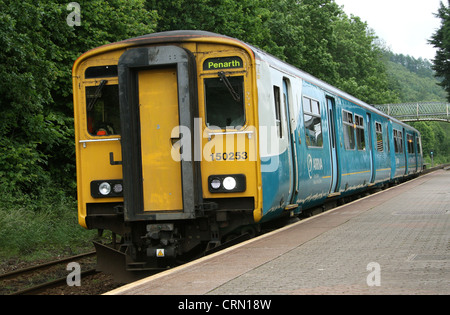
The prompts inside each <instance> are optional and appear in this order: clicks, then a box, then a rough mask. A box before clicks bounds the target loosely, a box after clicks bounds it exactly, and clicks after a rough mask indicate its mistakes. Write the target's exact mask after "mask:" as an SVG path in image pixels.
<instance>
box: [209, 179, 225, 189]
mask: <svg viewBox="0 0 450 315" xmlns="http://www.w3.org/2000/svg"><path fill="white" fill-rule="evenodd" d="M221 184H222V183H221V181H220V179H218V178H214V179H213V180H211V183H210V186H211V188H212V189H214V190H217V189H219V188H220V185H221Z"/></svg>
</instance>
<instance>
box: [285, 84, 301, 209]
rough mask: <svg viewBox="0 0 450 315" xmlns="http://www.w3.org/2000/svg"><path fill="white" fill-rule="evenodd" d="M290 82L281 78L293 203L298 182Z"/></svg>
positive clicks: (290, 189)
mask: <svg viewBox="0 0 450 315" xmlns="http://www.w3.org/2000/svg"><path fill="white" fill-rule="evenodd" d="M289 88H290V83H289V79H287V78H283V100H284V109H285V112H286V123H287V135H288V142H289V145H288V150H289V179H290V180H289V181H290V185H289V197H288V200H289V203H290V204H294V201H295V200H296V195H297V192H298V190H297V188H296V187H297V183H298V178H297V176H298V172H297V147H296V145H295V143H296V138H295V132H293V129H294V128H292V127H291V121H292V119H291V112H292V110H291V105H292V104H291V103H292V100H291V99H290V93H289V92H290V91H289Z"/></svg>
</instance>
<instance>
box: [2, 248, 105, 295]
mask: <svg viewBox="0 0 450 315" xmlns="http://www.w3.org/2000/svg"><path fill="white" fill-rule="evenodd" d="M70 262H76V263H78V264H80V266H81V274H80V276H81V278H83V277H85V276H87V275H91V274H94V273H96V272H97V271H96V270H95V265H96V261H95V251H92V252H88V253H84V254H81V255H76V256H71V257H67V258H64V259H58V260H53V261H50V262H46V263H43V264H39V265H35V266H31V267H27V268H23V269H19V270H14V271H11V272H8V273H4V274H1V275H0V295H26V294H40V293H42V292H45V291H46V290H48V289H49V288H54V287H56V286H61V285H64V286H67V276H68V275H69V273H70V271H68V270H66V267H67V264H68V263H70Z"/></svg>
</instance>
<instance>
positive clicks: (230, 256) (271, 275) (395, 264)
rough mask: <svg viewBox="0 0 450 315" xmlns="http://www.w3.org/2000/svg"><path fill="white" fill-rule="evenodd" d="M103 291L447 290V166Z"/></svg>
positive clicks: (449, 178) (278, 292)
mask: <svg viewBox="0 0 450 315" xmlns="http://www.w3.org/2000/svg"><path fill="white" fill-rule="evenodd" d="M107 294H109V295H298V294H301V295H310V294H319V295H322V294H329V295H339V294H389V295H390V294H408V295H410V294H421V295H447V294H450V171H445V170H438V171H435V172H432V173H429V174H426V175H423V176H420V177H418V178H416V179H414V180H411V181H408V182H406V183H403V184H401V185H398V186H395V187H393V188H390V189H387V190H385V191H381V192H379V193H376V194H373V195H370V196H368V197H365V198H362V199H359V200H357V201H354V202H352V203H349V204H346V205H343V206H341V207H338V208H335V209H332V210H329V211H327V212H324V213H321V214H319V215H316V216H313V217H311V218H308V219H305V220H302V221H299V222H297V223H294V224H291V225H289V226H287V227H284V228H282V229H280V230H276V231H274V232H271V233H268V234H265V235H262V236H260V237H257V238H254V239H252V240H249V241H247V242H244V243H241V244H238V245H236V246H233V247H230V248H228V249H225V250H223V251H220V252H217V253H215V254H212V255H210V256H207V257H204V258H202V259H199V260H196V261H194V262H191V263H188V264H186V265H183V266H180V267H177V268H174V269H171V270H168V271H166V272H162V273H160V274H157V275H154V276H151V277H148V278H145V279H142V280H139V281H136V282H133V283H130V284H128V285H125V286H123V287H120V288H118V289H116V290H113V291H110V292H108V293H107Z"/></svg>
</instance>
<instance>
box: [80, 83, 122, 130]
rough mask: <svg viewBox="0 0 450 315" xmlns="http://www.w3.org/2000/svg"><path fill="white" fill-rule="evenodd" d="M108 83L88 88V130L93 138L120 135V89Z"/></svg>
mask: <svg viewBox="0 0 450 315" xmlns="http://www.w3.org/2000/svg"><path fill="white" fill-rule="evenodd" d="M106 83H107V81H106V80H103V81H101V82H100V84H99V85H97V86H88V87H86V112H87V129H88V131H89V133H90V134H91V135H93V136H109V135H119V134H120V109H119V87H118V85H117V84H115V85H107V84H106Z"/></svg>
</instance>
